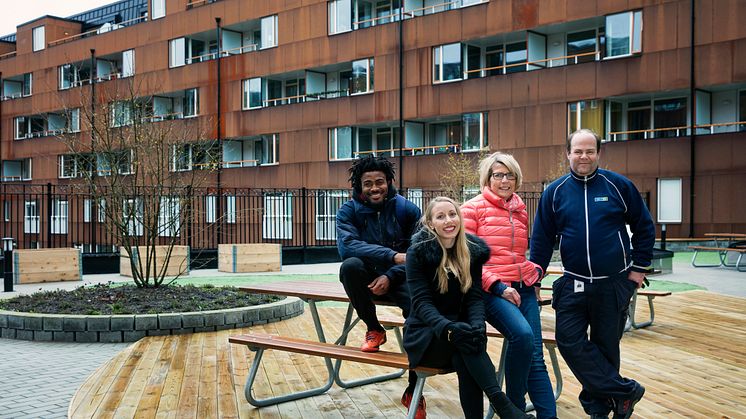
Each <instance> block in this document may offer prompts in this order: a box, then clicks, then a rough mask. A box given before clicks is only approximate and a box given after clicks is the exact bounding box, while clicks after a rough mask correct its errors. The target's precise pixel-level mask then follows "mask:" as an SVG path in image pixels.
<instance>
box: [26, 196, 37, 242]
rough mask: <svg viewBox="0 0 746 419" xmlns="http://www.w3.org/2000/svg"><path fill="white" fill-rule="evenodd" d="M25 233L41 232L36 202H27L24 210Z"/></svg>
mask: <svg viewBox="0 0 746 419" xmlns="http://www.w3.org/2000/svg"><path fill="white" fill-rule="evenodd" d="M23 232H24V233H26V234H36V233H38V232H39V209H38V208H37V206H36V201H25V203H24V209H23Z"/></svg>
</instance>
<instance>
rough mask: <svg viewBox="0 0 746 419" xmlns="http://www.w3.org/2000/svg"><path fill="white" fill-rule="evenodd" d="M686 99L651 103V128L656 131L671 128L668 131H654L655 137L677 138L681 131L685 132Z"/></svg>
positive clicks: (662, 100)
mask: <svg viewBox="0 0 746 419" xmlns="http://www.w3.org/2000/svg"><path fill="white" fill-rule="evenodd" d="M686 102H687V98H685V97H681V98H675V99H659V100H655V101H653V127H654V128H655V129H656V130H660V129H662V128H672V129H670V130H662V131H656V132H655V135H654V136H655V137H659V138H660V137H669V138H670V137H678V136H679V135H680V134H681V130H684V132H686V125H687V110H686Z"/></svg>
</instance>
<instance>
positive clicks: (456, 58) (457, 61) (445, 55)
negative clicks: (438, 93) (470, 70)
mask: <svg viewBox="0 0 746 419" xmlns="http://www.w3.org/2000/svg"><path fill="white" fill-rule="evenodd" d="M463 77H464V68H463V66H462V65H461V44H448V45H440V46H437V47H433V83H443V82H447V81H450V80H461V79H462V78H463Z"/></svg>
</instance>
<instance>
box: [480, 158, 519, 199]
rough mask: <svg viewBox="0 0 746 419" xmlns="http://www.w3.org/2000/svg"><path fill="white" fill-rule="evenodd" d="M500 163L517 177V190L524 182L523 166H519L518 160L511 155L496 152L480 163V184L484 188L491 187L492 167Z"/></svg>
mask: <svg viewBox="0 0 746 419" xmlns="http://www.w3.org/2000/svg"><path fill="white" fill-rule="evenodd" d="M495 163H500V164H502V165H503V166H505V167H507V168H508V170H510V173H512V174H514V175H515V189H516V190H518V188H520V187H521V183H522V182H523V173H521V166H520V165H519V164H518V160H516V159H515V157H513V156H512V155H511V154H506V153H501V152H499V151H498V152H496V153H492V154H490V155H489V156H487V157H485V158H483V159H482V161H480V162H479V184H480V185H482V187H485V186H487V187H489V186H490V177H492V165H493V164H495Z"/></svg>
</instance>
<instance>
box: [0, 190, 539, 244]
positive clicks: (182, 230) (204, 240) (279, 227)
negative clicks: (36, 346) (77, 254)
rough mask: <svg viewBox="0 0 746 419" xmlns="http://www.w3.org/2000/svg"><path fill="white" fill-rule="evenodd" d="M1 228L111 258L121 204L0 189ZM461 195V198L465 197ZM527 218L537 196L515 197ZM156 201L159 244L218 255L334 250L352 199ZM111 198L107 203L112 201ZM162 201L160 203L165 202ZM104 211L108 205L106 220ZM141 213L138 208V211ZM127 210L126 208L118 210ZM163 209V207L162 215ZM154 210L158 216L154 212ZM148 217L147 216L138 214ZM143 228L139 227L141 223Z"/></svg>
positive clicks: (269, 194)
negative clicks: (235, 250)
mask: <svg viewBox="0 0 746 419" xmlns="http://www.w3.org/2000/svg"><path fill="white" fill-rule="evenodd" d="M0 194H1V195H0V200H1V201H2V208H1V209H2V220H1V221H2V222H1V223H0V237H12V238H14V239H15V240H16V247H17V248H20V249H29V248H55V247H79V248H81V249H82V250H83V253H117V252H118V247H119V245H120V244H121V239H118V238H117V237H121V236H120V235H118V234H117V232H116V229H114V228H112V217H122V216H123V214H121V212H127V210H126V208H127V205H121V204H120V205H118V208H119V211H120V214H113V215H112V213H111V208H113V207H115V206H116V205H113V203H107V202H106V199H102V198H101V196H102V195H98V196H94V195H93V194H90V193H87V192H86V190H85V187H84V186H80V185H52V184H47V185H28V184H10V183H5V184H2V185H0ZM441 194H442V191H436V190H422V189H415V188H409V189H407V190H406V191H404V195H405V196H406V197H407V198H409V199H410V200H411V201H412V202H414V203H415V204H416V205H418V206H419V207H420V208H424V207H425V206H426V205H427V204H428V203H429V202H430V200H431V199H432V198H433V197H435V196H438V195H441ZM474 194H475V193H467V194H465V196H464V197H462V198H470V197H471V196H473V195H474ZM521 195H522V197H523V199H524V201H525V202H526V205H527V211H528V213H529V217H530V219H533V215H534V213H535V212H536V206H537V204H538V200H539V197H540V195H541V194H540V193H536V192H527V193H522V194H521ZM174 196H178V198H173V197H169V196H161V197H160V206H159V208H160V209H163V210H162V211H160V214H156V215H155V216H156V217H158V223H159V225H160V224H162V225H163V227H162V228H159V229H158V234H157V236H158V238H157V240H158V241H160V242H162V244H166V243H168V242H170V241H171V240H174V241H175V242H176V244H178V245H189V246H190V247H191V248H192V249H193V250H207V249H217V247H218V244H221V243H232V244H240V243H279V244H282V245H283V247H290V248H312V247H324V246H336V212H337V210H338V209H339V207H340V206H341V205H342V204H343V203H344V202H346V201H348V200H349V199H350V191H349V190H346V189H345V190H342V189H307V188H299V189H248V188H245V189H241V188H223V189H221V190H217V189H215V188H200V189H193V190H189V191H188V193H186V194H185V193H183V191H182V193H179V194H174ZM110 199H111V198H110ZM139 199H141V198H138V197H133V198H131V199H129V201H131V202H129V206H130V207H134V208H135V209H134V210H132V211H130V212H131V213H133V214H140V213H141V212H143V210H142V207H143V206H144V205H149V204H147V203H148V202H156V204H155V205H157V201H152V200H147V199H145V200H144V201H140V200H139ZM164 200H166V201H164ZM107 206H108V207H110V209H109V211H110V212H109V213H108V214H107ZM138 207H139V209H138ZM123 208H125V209H123ZM167 208H169V209H167ZM156 212H157V211H156ZM144 213H146V214H147V213H153V211H144ZM145 218H146V217H143V219H140V218H139V217H134V218H133V219H132V220H131V221H129V223H128V225H127V230H128V234H129V237H130V238H131V239H133V241H134V242H135V243H138V242H139V243H140V244H142V243H144V242H145V240H146V239H147V237H146V236H147V235H148V234H146V232H147V221H145ZM142 224H146V226H145V227H146V228H145V229H143V225H142Z"/></svg>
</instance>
